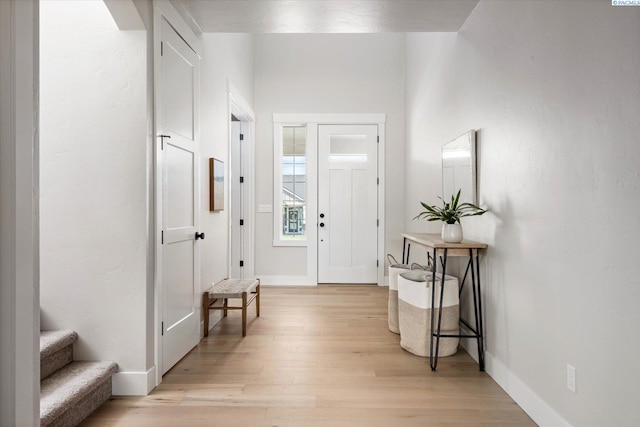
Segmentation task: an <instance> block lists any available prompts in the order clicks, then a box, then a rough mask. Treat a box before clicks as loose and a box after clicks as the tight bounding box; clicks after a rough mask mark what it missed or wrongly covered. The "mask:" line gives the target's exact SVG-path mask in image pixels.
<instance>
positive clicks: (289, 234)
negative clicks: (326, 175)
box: [281, 126, 307, 240]
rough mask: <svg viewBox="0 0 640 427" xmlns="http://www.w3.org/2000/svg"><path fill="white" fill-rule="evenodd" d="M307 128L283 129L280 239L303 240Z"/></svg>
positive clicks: (288, 127) (285, 127)
mask: <svg viewBox="0 0 640 427" xmlns="http://www.w3.org/2000/svg"><path fill="white" fill-rule="evenodd" d="M306 137H307V129H306V127H304V126H284V127H283V128H282V199H281V200H282V238H283V239H286V240H290V239H300V240H304V239H306V193H307V155H306V144H305V141H306Z"/></svg>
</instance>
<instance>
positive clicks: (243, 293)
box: [202, 279, 260, 337]
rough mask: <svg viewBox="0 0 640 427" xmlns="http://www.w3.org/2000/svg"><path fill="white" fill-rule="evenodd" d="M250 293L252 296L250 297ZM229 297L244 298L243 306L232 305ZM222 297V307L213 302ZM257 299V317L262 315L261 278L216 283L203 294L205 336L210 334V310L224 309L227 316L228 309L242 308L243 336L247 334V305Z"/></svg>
mask: <svg viewBox="0 0 640 427" xmlns="http://www.w3.org/2000/svg"><path fill="white" fill-rule="evenodd" d="M249 295H251V297H250V298H249ZM229 298H242V306H241V307H230V306H229V303H228V299H229ZM218 299H222V300H223V302H222V307H214V306H213V304H214V303H215V302H216V301H217V300H218ZM254 299H255V300H256V317H260V279H250V280H243V279H224V280H222V281H220V282H218V283H216V284H214V285H213V286H212V287H211V289H209V290H207V291H204V293H203V294H202V310H203V312H204V336H205V337H208V336H209V310H223V311H224V315H223V316H224V317H227V310H242V336H243V337H246V336H247V306H248V305H249V304H251V303H252V302H253V300H254Z"/></svg>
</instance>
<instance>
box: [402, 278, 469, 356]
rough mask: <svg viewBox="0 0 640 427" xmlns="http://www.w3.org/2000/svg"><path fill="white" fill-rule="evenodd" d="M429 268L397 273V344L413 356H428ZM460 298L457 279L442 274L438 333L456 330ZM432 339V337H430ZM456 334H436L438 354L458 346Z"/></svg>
mask: <svg viewBox="0 0 640 427" xmlns="http://www.w3.org/2000/svg"><path fill="white" fill-rule="evenodd" d="M441 278H442V276H441V275H440V274H436V295H435V313H434V315H435V317H434V319H435V321H436V322H437V321H438V315H439V311H440V308H439V303H440V280H441ZM431 280H432V273H431V272H421V271H419V270H412V271H409V272H405V273H401V274H400V275H399V277H398V324H399V329H400V346H402V348H404V349H405V350H407V351H409V352H410V353H413V354H415V355H417V356H422V357H427V356H429V345H430V344H429V336H430V334H431V292H432V291H431V287H430V284H431ZM459 322H460V300H459V297H458V279H456V278H455V277H453V276H445V285H444V296H443V301H442V323H441V329H440V333H441V334H459V333H460V326H459ZM434 342H435V341H434ZM459 342H460V339H459V338H440V347H439V351H438V356H451V355H452V354H455V353H456V351H457V350H458V343H459Z"/></svg>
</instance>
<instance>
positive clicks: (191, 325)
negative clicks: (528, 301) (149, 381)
mask: <svg viewBox="0 0 640 427" xmlns="http://www.w3.org/2000/svg"><path fill="white" fill-rule="evenodd" d="M161 40H162V48H161V49H162V55H161V57H160V76H158V78H159V81H158V97H159V99H158V108H157V119H158V126H157V129H158V133H159V134H160V135H162V136H160V137H159V138H160V140H161V147H160V151H159V156H160V162H159V164H160V165H161V168H162V172H161V174H162V178H161V179H162V182H161V183H160V185H161V188H162V192H161V197H162V203H161V204H162V214H161V218H162V221H161V222H162V236H161V239H162V241H161V244H162V250H161V254H162V255H161V258H162V272H161V274H162V279H161V281H162V289H161V292H162V295H161V300H162V312H161V313H160V318H161V321H162V325H161V328H162V332H161V333H162V373H163V374H164V373H165V372H167V371H168V370H169V369H171V367H172V366H173V365H175V364H176V363H177V362H178V361H179V360H180V359H181V358H182V357H183V356H184V355H185V354H187V353H188V352H189V350H191V349H192V348H193V347H194V346H195V345H196V344H197V343H198V338H199V326H200V310H199V304H198V301H199V294H200V250H199V246H200V245H199V243H198V241H197V239H196V233H197V232H198V231H199V230H198V226H199V217H200V212H199V203H198V199H199V194H200V193H199V191H200V190H199V188H200V185H199V175H198V170H199V168H198V165H199V161H200V158H199V147H198V128H197V126H198V121H197V117H198V114H197V96H198V95H197V87H198V79H199V67H200V65H199V59H198V56H197V55H196V54H195V53H194V52H193V50H191V48H190V47H189V46H188V45H187V44H186V43H185V41H184V40H183V39H182V38H181V37H180V36H179V35H178V34H177V33H176V32H175V31H174V30H173V28H171V26H170V25H169V24H168V23H167V22H166V21H165V20H164V19H162V27H161Z"/></svg>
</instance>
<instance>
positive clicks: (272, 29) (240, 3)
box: [171, 0, 478, 33]
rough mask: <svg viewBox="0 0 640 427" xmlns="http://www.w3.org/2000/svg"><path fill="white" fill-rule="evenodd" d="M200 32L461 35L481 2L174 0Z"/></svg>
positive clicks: (447, 0)
mask: <svg viewBox="0 0 640 427" xmlns="http://www.w3.org/2000/svg"><path fill="white" fill-rule="evenodd" d="M171 3H172V4H173V5H174V6H175V7H176V9H177V10H178V12H180V14H181V15H182V16H183V17H184V18H185V19H186V20H187V22H188V23H189V24H190V26H191V27H192V28H193V29H194V30H196V31H197V32H205V33H209V32H214V33H220V32H223V33H389V32H397V33H404V32H440V31H458V30H459V29H460V27H461V26H462V24H463V23H464V21H465V20H466V19H467V17H468V16H469V14H471V11H472V10H473V8H474V7H475V6H476V4H477V3H478V0H171Z"/></svg>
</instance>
